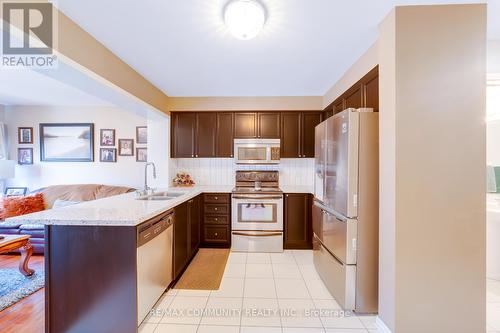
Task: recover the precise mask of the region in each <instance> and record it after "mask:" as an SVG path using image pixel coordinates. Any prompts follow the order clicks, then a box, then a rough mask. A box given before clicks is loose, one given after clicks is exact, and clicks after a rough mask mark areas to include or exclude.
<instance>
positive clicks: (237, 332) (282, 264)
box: [139, 251, 500, 333]
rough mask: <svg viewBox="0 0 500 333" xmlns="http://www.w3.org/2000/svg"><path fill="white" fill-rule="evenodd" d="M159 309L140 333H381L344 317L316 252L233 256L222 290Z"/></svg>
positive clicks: (492, 312) (491, 287)
mask: <svg viewBox="0 0 500 333" xmlns="http://www.w3.org/2000/svg"><path fill="white" fill-rule="evenodd" d="M487 284H488V295H487V302H488V304H487V315H488V320H487V325H488V333H500V281H494V280H488V281H487ZM155 309H156V312H155V315H152V316H150V317H149V318H147V319H146V320H145V322H144V323H143V324H142V325H141V327H140V328H139V332H140V333H167V332H168V333H377V332H379V333H380V330H377V327H376V325H375V318H376V317H375V316H356V315H347V316H342V315H339V311H340V306H339V305H338V304H337V302H336V301H335V300H334V299H333V298H332V296H331V295H330V293H329V292H328V291H327V289H326V287H325V286H324V284H323V282H322V281H321V279H320V278H319V276H318V274H317V273H316V270H315V269H314V266H313V261H312V251H285V252H284V253H279V254H274V253H272V254H267V253H264V254H262V253H248V254H247V253H234V252H232V253H231V254H230V256H229V259H228V262H227V265H226V270H225V272H224V277H223V280H222V283H221V288H220V289H219V290H217V291H198V290H170V291H169V292H168V293H166V294H165V295H164V296H163V297H162V299H161V300H160V301H159V302H158V304H157V306H156V307H155ZM318 310H321V314H318V312H317V311H318ZM308 313H309V315H308Z"/></svg>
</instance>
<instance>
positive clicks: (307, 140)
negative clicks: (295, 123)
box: [301, 112, 323, 157]
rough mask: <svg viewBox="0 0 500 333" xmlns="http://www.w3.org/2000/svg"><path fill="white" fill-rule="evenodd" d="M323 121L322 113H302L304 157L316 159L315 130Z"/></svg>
mask: <svg viewBox="0 0 500 333" xmlns="http://www.w3.org/2000/svg"><path fill="white" fill-rule="evenodd" d="M322 121H323V114H322V113H321V112H302V131H301V140H302V157H314V129H315V128H316V126H317V125H318V124H319V123H321V122H322Z"/></svg>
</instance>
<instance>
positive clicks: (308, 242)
mask: <svg viewBox="0 0 500 333" xmlns="http://www.w3.org/2000/svg"><path fill="white" fill-rule="evenodd" d="M311 205H312V196H311V195H310V194H307V193H287V194H285V215H284V219H285V221H284V239H283V242H284V244H283V247H284V248H285V249H312V215H311V213H312V210H311V208H312V207H311Z"/></svg>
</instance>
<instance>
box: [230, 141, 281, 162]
mask: <svg viewBox="0 0 500 333" xmlns="http://www.w3.org/2000/svg"><path fill="white" fill-rule="evenodd" d="M234 160H235V162H236V163H237V164H277V163H279V162H280V139H234Z"/></svg>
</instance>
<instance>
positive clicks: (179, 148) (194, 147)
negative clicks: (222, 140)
mask: <svg viewBox="0 0 500 333" xmlns="http://www.w3.org/2000/svg"><path fill="white" fill-rule="evenodd" d="M216 122H217V114H216V113H215V112H197V113H196V112H176V113H173V116H172V131H171V142H172V145H171V151H172V157H177V158H186V157H187V158H189V157H216V138H217V133H216Z"/></svg>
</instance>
